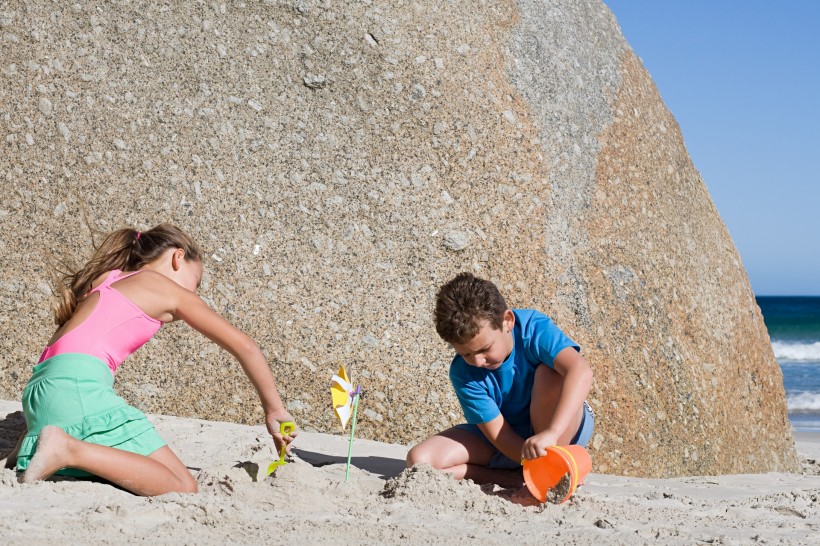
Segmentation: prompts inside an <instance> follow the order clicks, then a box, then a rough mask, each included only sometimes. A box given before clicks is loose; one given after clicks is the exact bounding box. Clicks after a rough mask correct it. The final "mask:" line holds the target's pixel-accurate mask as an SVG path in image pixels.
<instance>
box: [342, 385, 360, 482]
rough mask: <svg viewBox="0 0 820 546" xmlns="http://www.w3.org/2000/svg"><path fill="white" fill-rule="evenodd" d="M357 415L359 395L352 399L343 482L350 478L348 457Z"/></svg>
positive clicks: (351, 448) (351, 446) (350, 452)
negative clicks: (351, 414) (350, 423)
mask: <svg viewBox="0 0 820 546" xmlns="http://www.w3.org/2000/svg"><path fill="white" fill-rule="evenodd" d="M358 413H359V395H358V394H357V395H356V396H355V397H354V398H353V424H352V425H351V426H350V443H349V444H348V446H347V470H346V471H345V481H347V480H348V479H349V478H350V456H351V455H352V454H353V433H354V432H356V417H357V415H358Z"/></svg>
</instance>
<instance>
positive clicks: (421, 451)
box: [405, 442, 433, 468]
mask: <svg viewBox="0 0 820 546" xmlns="http://www.w3.org/2000/svg"><path fill="white" fill-rule="evenodd" d="M431 455H432V454H431V453H430V450H429V449H427V446H425V445H424V442H422V443H420V444H418V445H416V446H414V447H412V448H411V449H410V451H408V452H407V458H406V459H405V463H406V464H407V468H410V467H411V466H413V465H417V464H422V463H427V464H429V465H432V464H433V460H432V456H431Z"/></svg>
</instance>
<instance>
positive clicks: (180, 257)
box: [154, 248, 202, 292]
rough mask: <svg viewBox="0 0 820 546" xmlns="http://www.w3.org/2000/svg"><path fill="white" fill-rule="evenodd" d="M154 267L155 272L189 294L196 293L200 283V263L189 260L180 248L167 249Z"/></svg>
mask: <svg viewBox="0 0 820 546" xmlns="http://www.w3.org/2000/svg"><path fill="white" fill-rule="evenodd" d="M156 263H157V265H156V266H155V267H154V269H156V270H157V271H159V272H160V273H162V274H163V275H165V276H166V277H168V278H169V279H171V280H172V281H174V282H175V283H177V284H178V285H180V286H181V287H183V288H185V289H186V290H190V291H191V292H196V290H197V288H199V284H200V283H201V282H202V262H201V261H199V260H189V259H187V258H186V257H185V251H184V250H183V249H181V248H173V249H172V248H169V249H168V250H166V251H165V253H164V254H163V255H162V257H161V258H159V259H157V261H156Z"/></svg>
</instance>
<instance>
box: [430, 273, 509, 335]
mask: <svg viewBox="0 0 820 546" xmlns="http://www.w3.org/2000/svg"><path fill="white" fill-rule="evenodd" d="M506 310H507V302H506V301H504V297H503V296H502V295H501V292H499V291H498V288H496V286H495V285H494V284H493V283H491V282H490V281H488V280H485V279H480V278H478V277H476V276H474V275H473V274H472V273H459V274H458V275H456V276H455V277H454V278H453V279H452V280H450V281H448V282H447V283H445V284H443V285H442V286H441V288H439V290H438V293H437V294H436V310H435V321H436V332H438V335H439V336H441V339H443V340H444V341H446V342H448V343H453V342H455V343H464V342H467V341H469V340H470V339H472V338H473V337H475V336H476V335H477V334H478V332H479V330H481V327H482V322H483V321H487V322H488V323H490V325H492V327H493V328H495V329H497V330H500V329H501V327H502V325H503V322H504V311H506Z"/></svg>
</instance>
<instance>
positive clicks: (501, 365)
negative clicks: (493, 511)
mask: <svg viewBox="0 0 820 546" xmlns="http://www.w3.org/2000/svg"><path fill="white" fill-rule="evenodd" d="M435 322H436V331H437V332H438V334H439V336H441V338H442V339H443V340H444V341H447V342H448V343H450V345H451V346H452V347H453V349H455V351H456V353H457V354H456V356H455V358H453V361H452V363H451V364H450V381H451V382H452V384H453V388H454V389H455V391H456V395H457V396H458V400H459V402H460V403H461V408H462V410H463V411H464V416H465V417H466V419H467V424H461V425H457V426H455V427H453V428H450V429H447V430H445V431H443V432H440V433H438V434H436V435H435V436H431V437H430V438H427V439H426V440H424V441H423V442H421V443H420V444H418V445H417V446H415V447H413V448H412V449H411V450H410V452H409V453H408V454H407V466H408V467H410V466H413V465H414V464H418V463H428V464H430V465H431V466H433V468H438V469H441V470H444V471H446V472H450V473H452V474H453V475H454V476H455V477H456V478H457V479H461V478H469V479H472V480H473V481H475V482H477V483H497V484H499V485H502V486H505V487H512V486H517V485H521V480H522V477H521V471H520V468H521V463H522V462H523V460H524V459H534V458H537V457H540V456H541V455H543V454H544V453H545V449H546V448H547V447H548V446H551V445H566V444H579V445H582V446H586V444H587V442H589V439H590V437H591V436H592V428H593V415H592V411H591V410H590V408H589V406H588V405H587V403H586V402H585V398H586V396H587V395H588V394H589V390H590V387H591V385H592V369H591V368H590V366H589V363H588V362H587V361H586V359H585V358H584V357H583V356H581V354H580V347H579V346H578V345H576V344H575V342H574V341H572V340H571V339H570V338H569V337H567V336H566V335H565V334H564V333H563V332H562V331H561V330H560V329H559V328H558V327H557V326H556V325H555V324H554V323H553V322H552V321H551V320H550V319H549V318H548V317H547V316H546V315H544V314H543V313H539V312H538V311H533V310H522V309H515V310H513V309H509V308H508V307H507V303H506V302H505V301H504V298H503V297H502V296H501V294H500V293H499V291H498V289H497V288H496V286H495V285H494V284H493V283H491V282H490V281H487V280H484V279H480V278H477V277H474V276H473V275H472V274H470V273H461V274H459V275H457V276H456V277H455V278H454V279H452V280H451V281H449V282H448V283H446V284H444V285H443V286H442V287H441V288H440V289H439V291H438V294H437V295H436V309H435ZM511 471H514V472H511Z"/></svg>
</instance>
